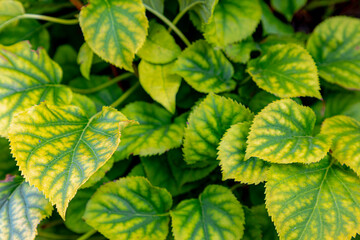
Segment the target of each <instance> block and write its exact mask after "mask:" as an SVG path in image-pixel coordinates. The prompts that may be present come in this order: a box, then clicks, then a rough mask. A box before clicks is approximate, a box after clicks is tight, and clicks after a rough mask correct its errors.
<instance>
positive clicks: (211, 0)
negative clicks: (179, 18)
mask: <svg viewBox="0 0 360 240" xmlns="http://www.w3.org/2000/svg"><path fill="white" fill-rule="evenodd" d="M178 1H179V5H180V7H179V8H180V12H181V11H185V10H186V9H190V10H191V11H190V12H189V13H190V19H191V18H193V17H196V18H197V19H199V20H200V21H201V23H202V24H205V23H208V22H209V20H210V19H211V18H212V16H213V13H214V10H215V6H216V4H218V0H178Z"/></svg>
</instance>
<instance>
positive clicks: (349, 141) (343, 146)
mask: <svg viewBox="0 0 360 240" xmlns="http://www.w3.org/2000/svg"><path fill="white" fill-rule="evenodd" d="M321 132H324V133H326V134H330V135H332V136H334V139H333V144H332V147H331V150H332V153H331V155H332V156H334V157H335V158H336V159H337V160H338V161H339V162H341V163H343V164H345V165H347V166H349V167H350V168H351V169H352V170H354V172H356V174H358V175H359V176H360V122H359V121H357V120H355V119H353V118H351V117H347V116H335V117H332V118H328V119H326V120H325V121H324V123H323V124H322V126H321Z"/></svg>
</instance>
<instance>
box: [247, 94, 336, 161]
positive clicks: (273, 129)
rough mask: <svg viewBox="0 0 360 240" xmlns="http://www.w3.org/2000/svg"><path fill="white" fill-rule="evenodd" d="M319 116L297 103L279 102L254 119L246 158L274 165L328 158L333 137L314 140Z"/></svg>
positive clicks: (318, 136) (323, 136) (266, 108)
mask: <svg viewBox="0 0 360 240" xmlns="http://www.w3.org/2000/svg"><path fill="white" fill-rule="evenodd" d="M314 126H315V113H314V112H313V111H312V110H311V109H310V108H309V107H304V106H301V105H299V104H297V103H296V102H294V101H293V100H290V99H283V100H279V101H275V102H273V103H271V104H269V105H268V106H267V107H265V108H264V109H263V110H262V111H261V112H260V113H259V114H258V115H257V116H255V118H254V122H253V125H252V126H251V130H250V134H249V137H248V140H247V144H248V147H247V149H246V155H245V158H246V159H249V158H250V157H258V158H261V159H264V160H266V161H269V162H274V163H293V162H301V163H312V162H318V161H320V160H321V159H322V158H324V157H325V156H326V153H327V152H328V151H329V148H330V145H331V139H332V137H331V136H329V135H327V134H318V135H317V136H315V137H313V136H312V132H313V130H314Z"/></svg>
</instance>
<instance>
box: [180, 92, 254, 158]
mask: <svg viewBox="0 0 360 240" xmlns="http://www.w3.org/2000/svg"><path fill="white" fill-rule="evenodd" d="M252 118H253V114H252V113H251V112H250V110H249V109H247V108H245V107H244V106H243V105H241V104H239V103H237V102H235V101H233V100H232V99H228V98H225V97H220V96H217V95H215V94H209V95H208V96H207V97H206V98H205V99H204V100H203V101H202V102H201V103H200V104H199V105H198V106H197V107H195V108H194V109H193V110H192V112H191V114H190V116H189V119H188V125H187V128H186V130H185V138H184V148H183V151H184V160H185V161H186V162H187V163H188V164H193V163H197V162H199V163H211V162H214V161H215V162H217V160H216V157H217V151H216V148H217V147H218V145H219V143H220V140H221V138H222V136H223V135H224V133H225V131H226V130H227V129H228V128H230V126H231V125H233V124H235V123H238V122H244V121H250V120H251V119H252Z"/></svg>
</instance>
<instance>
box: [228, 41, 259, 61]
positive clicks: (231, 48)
mask: <svg viewBox="0 0 360 240" xmlns="http://www.w3.org/2000/svg"><path fill="white" fill-rule="evenodd" d="M253 50H256V43H255V42H254V40H253V39H252V38H248V39H245V40H244V41H241V42H238V43H233V44H230V45H228V46H226V48H225V53H226V55H227V56H228V57H229V58H230V59H231V60H232V61H234V62H237V63H247V61H249V59H250V54H251V51H253Z"/></svg>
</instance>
